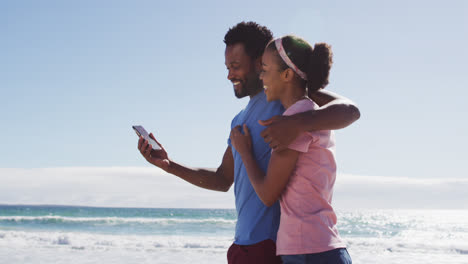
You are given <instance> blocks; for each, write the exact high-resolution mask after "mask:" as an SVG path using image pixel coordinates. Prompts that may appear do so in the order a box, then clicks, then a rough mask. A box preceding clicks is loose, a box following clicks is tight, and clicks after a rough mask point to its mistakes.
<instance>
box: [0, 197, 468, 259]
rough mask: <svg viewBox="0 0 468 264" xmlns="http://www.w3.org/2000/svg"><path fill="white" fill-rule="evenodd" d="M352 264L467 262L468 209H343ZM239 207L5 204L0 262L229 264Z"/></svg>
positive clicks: (1, 208) (341, 217)
mask: <svg viewBox="0 0 468 264" xmlns="http://www.w3.org/2000/svg"><path fill="white" fill-rule="evenodd" d="M337 215H338V229H339V231H340V234H341V236H342V237H343V238H344V239H345V241H346V243H347V245H348V251H349V253H350V255H351V257H352V259H353V263H357V264H359V263H378V264H394V263H406V264H412V263H465V264H467V263H468V210H349V211H337ZM235 224H236V212H235V210H233V209H170V208H155V209H150V208H95V207H74V206H24V205H23V206H12V205H3V206H1V205H0V263H2V264H3V263H8V264H9V263H67V264H68V263H70V264H75V263H193V264H196V263H226V262H227V261H226V252H227V249H228V247H229V246H230V245H231V243H232V239H233V237H234V228H235Z"/></svg>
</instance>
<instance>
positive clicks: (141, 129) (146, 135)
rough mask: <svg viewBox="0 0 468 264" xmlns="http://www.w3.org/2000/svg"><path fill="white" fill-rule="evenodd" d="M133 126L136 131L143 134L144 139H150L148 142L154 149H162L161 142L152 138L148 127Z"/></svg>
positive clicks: (139, 134)
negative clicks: (147, 129)
mask: <svg viewBox="0 0 468 264" xmlns="http://www.w3.org/2000/svg"><path fill="white" fill-rule="evenodd" d="M132 127H133V130H135V133H136V134H137V135H138V136H141V137H143V138H144V139H146V140H148V142H149V143H150V144H151V146H152V147H153V149H154V150H160V149H161V147H160V146H159V144H158V143H157V142H156V141H155V140H154V139H152V138H150V136H149V134H148V132H147V131H146V129H145V128H144V127H143V126H132Z"/></svg>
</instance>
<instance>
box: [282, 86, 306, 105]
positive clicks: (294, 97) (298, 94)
mask: <svg viewBox="0 0 468 264" xmlns="http://www.w3.org/2000/svg"><path fill="white" fill-rule="evenodd" d="M305 98H307V90H306V89H304V88H303V87H300V86H298V85H291V86H290V87H287V89H286V92H285V93H284V94H283V96H282V97H281V98H280V101H281V104H282V105H283V107H284V109H288V108H289V107H290V106H291V105H293V104H295V103H296V102H297V101H300V100H302V99H305Z"/></svg>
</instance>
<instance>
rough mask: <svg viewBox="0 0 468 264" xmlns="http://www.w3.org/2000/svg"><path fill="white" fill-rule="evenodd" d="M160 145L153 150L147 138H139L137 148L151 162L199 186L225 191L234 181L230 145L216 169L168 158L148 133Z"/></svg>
mask: <svg viewBox="0 0 468 264" xmlns="http://www.w3.org/2000/svg"><path fill="white" fill-rule="evenodd" d="M150 137H152V138H153V139H154V140H155V141H156V142H157V143H158V144H159V146H160V147H161V150H153V149H152V146H151V145H150V144H149V143H148V140H145V139H143V138H140V140H139V141H138V149H139V150H140V152H141V154H142V155H143V157H144V158H145V159H146V160H147V161H148V162H149V163H151V164H153V165H155V166H157V167H159V168H161V169H163V170H165V171H166V172H168V173H171V174H173V175H175V176H177V177H179V178H181V179H183V180H185V181H187V182H189V183H191V184H193V185H196V186H198V187H201V188H205V189H209V190H215V191H223V192H227V191H228V190H229V188H230V187H231V185H232V183H233V182H234V158H233V157H232V152H231V147H227V148H226V151H225V152H224V156H223V160H222V162H221V165H220V166H219V168H218V169H212V170H210V169H202V168H188V167H185V166H183V165H180V164H178V163H176V162H174V161H172V160H170V159H169V157H168V155H167V152H166V150H165V149H164V147H163V146H162V145H161V144H160V143H159V142H158V141H157V140H156V139H155V138H154V136H153V134H150Z"/></svg>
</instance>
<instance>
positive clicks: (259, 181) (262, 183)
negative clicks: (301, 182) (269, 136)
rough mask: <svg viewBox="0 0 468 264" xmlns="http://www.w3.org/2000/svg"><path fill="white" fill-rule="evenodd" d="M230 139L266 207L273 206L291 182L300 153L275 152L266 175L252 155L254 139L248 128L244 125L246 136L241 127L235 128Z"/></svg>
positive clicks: (286, 150)
mask: <svg viewBox="0 0 468 264" xmlns="http://www.w3.org/2000/svg"><path fill="white" fill-rule="evenodd" d="M230 138H231V143H232V145H233V147H234V149H236V151H237V152H238V153H239V154H240V155H241V158H242V162H243V163H244V166H245V169H246V171H247V175H248V176H249V179H250V182H251V183H252V186H253V187H254V189H255V192H256V193H257V195H258V197H259V198H260V200H262V202H263V203H264V204H265V205H266V206H271V205H273V204H274V203H275V202H276V201H277V200H278V199H279V197H280V196H281V193H282V192H283V190H284V188H285V187H286V184H287V183H288V181H289V177H290V176H291V174H292V172H293V170H294V168H295V166H296V163H297V158H298V156H299V152H297V151H295V150H291V149H285V150H283V151H275V152H273V153H272V154H271V158H270V163H269V165H268V170H267V174H266V175H265V174H264V173H263V171H262V170H261V169H260V167H259V166H258V163H257V161H256V160H255V157H254V155H253V153H252V142H251V140H252V139H251V137H250V132H249V130H248V128H247V126H246V125H244V134H242V133H241V132H240V128H239V127H235V128H233V129H232V131H231V136H230Z"/></svg>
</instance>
